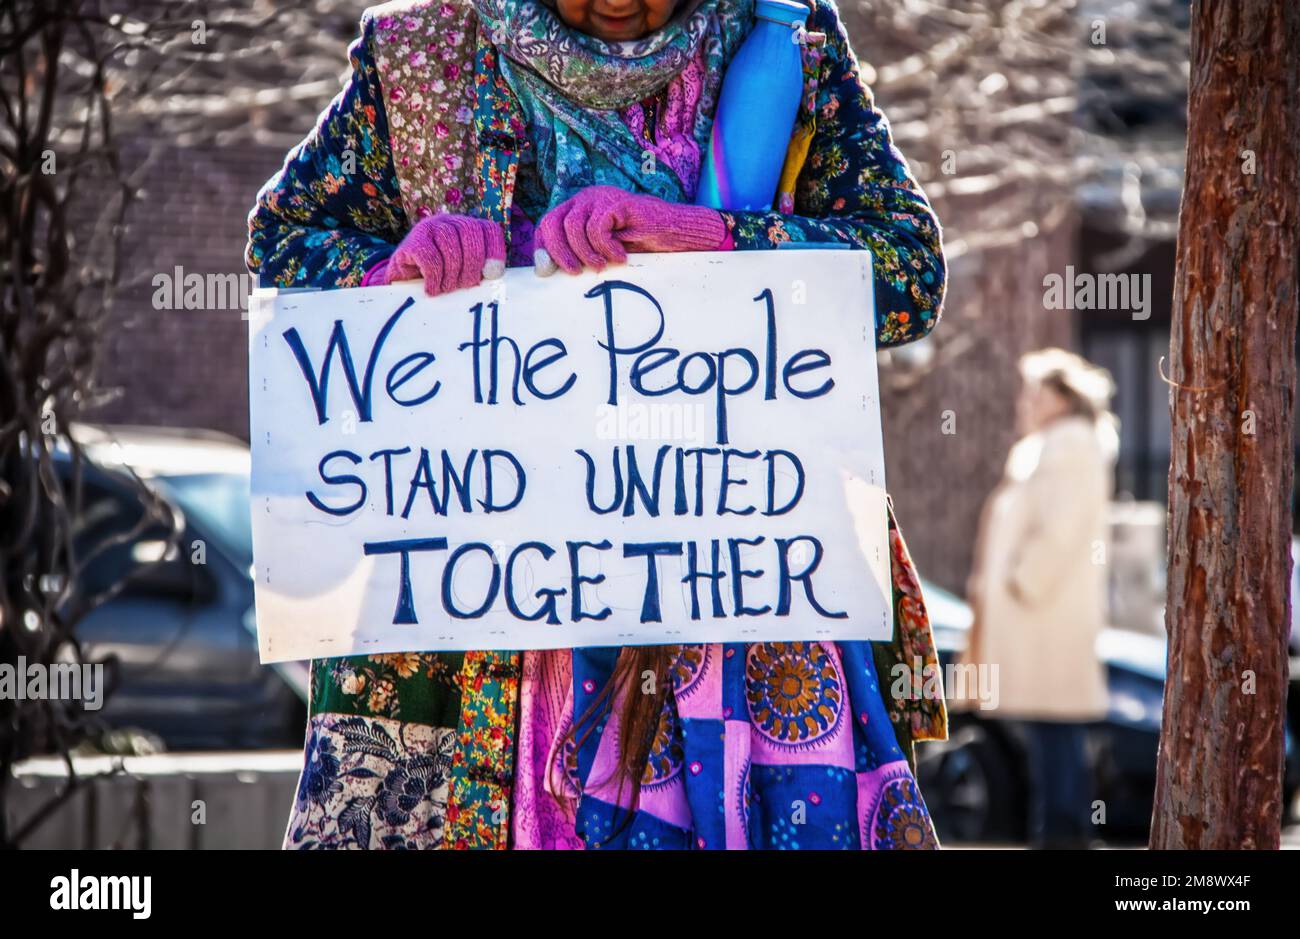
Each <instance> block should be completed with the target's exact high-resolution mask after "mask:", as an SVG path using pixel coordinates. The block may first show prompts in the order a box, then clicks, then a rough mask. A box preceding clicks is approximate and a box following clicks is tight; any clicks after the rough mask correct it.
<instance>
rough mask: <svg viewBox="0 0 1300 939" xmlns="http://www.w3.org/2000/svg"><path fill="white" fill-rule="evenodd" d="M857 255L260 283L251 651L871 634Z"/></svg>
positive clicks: (875, 453)
mask: <svg viewBox="0 0 1300 939" xmlns="http://www.w3.org/2000/svg"><path fill="white" fill-rule="evenodd" d="M871 309H872V297H871V278H870V261H869V257H868V255H867V254H865V253H859V252H846V251H799V252H788V253H787V252H754V253H734V254H686V255H662V256H652V255H644V256H637V257H634V258H633V259H632V261H631V263H629V264H628V265H626V266H621V267H617V268H611V269H609V270H607V271H605V272H604V273H602V274H584V275H582V276H579V277H569V276H566V275H564V274H557V275H555V276H553V277H551V278H548V279H544V280H543V279H539V278H537V277H536V276H535V275H534V274H533V273H532V271H531V270H512V271H509V272H507V274H506V276H505V278H504V279H503V280H501V281H498V282H495V283H488V284H484V285H483V286H481V287H479V288H475V289H473V290H461V291H457V292H456V293H453V294H451V295H448V296H444V297H438V298H434V299H430V298H427V297H425V296H424V294H423V292H422V291H421V289H420V288H419V286H418V285H414V284H401V285H394V286H390V287H377V288H367V289H359V290H336V291H319V292H316V291H309V292H284V293H273V292H268V293H266V294H263V295H259V296H257V297H255V302H254V304H253V312H252V323H251V334H250V382H251V385H250V388H251V406H252V450H253V479H252V496H253V535H254V551H255V558H256V580H257V621H258V636H259V643H260V646H261V654H262V661H264V662H275V661H284V660H288V659H301V658H308V657H328V656H338V655H349V654H360V653H378V652H396V651H418V650H436V649H441V650H450V649H485V648H499V649H506V648H509V649H525V648H556V647H565V646H590V645H631V644H653V643H676V642H722V641H766V640H781V639H827V640H835V639H880V638H885V637H887V636H888V635H889V634H890V630H891V628H892V627H891V616H890V605H889V602H888V600H887V598H888V597H889V596H890V590H889V573H888V557H889V553H888V550H887V543H886V537H887V528H886V508H885V494H884V464H883V460H882V454H881V434H880V415H879V402H878V397H877V384H876V365H875V337H874V330H873V325H872V319H873V318H872V316H871V312H870V311H871Z"/></svg>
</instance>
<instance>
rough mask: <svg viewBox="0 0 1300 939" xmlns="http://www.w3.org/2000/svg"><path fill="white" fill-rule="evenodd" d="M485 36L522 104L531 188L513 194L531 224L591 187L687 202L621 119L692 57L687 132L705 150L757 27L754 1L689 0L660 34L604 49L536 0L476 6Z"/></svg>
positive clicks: (491, 0) (676, 181)
mask: <svg viewBox="0 0 1300 939" xmlns="http://www.w3.org/2000/svg"><path fill="white" fill-rule="evenodd" d="M473 4H474V9H475V12H476V13H477V15H478V18H479V21H480V36H481V37H484V38H485V39H486V40H487V41H489V42H491V43H492V45H493V46H495V47H496V49H497V50H499V52H500V53H501V54H500V55H498V56H495V57H494V58H495V62H496V68H497V69H498V72H499V76H500V78H501V79H502V80H503V81H504V83H505V84H506V85H507V86H508V87H509V89H510V91H511V92H512V94H513V95H514V97H515V99H516V100H517V102H518V104H519V108H520V111H521V112H522V117H523V120H524V122H525V123H526V125H527V128H528V129H527V134H526V136H527V139H528V140H529V141H530V143H531V144H532V146H531V147H530V154H529V155H528V156H527V157H526V158H525V159H531V161H532V169H533V175H534V177H535V181H536V184H537V185H535V186H526V185H521V186H520V188H519V190H518V191H517V192H516V199H517V200H518V201H519V203H520V208H521V209H523V210H524V212H525V213H526V214H527V215H529V216H530V217H532V218H537V217H538V216H539V215H541V214H542V213H544V212H545V211H546V210H547V209H550V208H552V207H554V206H555V205H557V204H559V203H560V202H563V201H564V200H565V199H567V198H568V197H569V196H571V195H573V194H574V193H575V192H577V191H578V190H580V189H583V188H585V187H587V186H591V185H611V186H618V187H620V188H622V189H626V190H629V191H631V192H645V193H649V194H651V195H654V196H658V197H659V198H661V199H665V200H668V201H671V202H684V201H688V200H689V199H690V198H691V197H692V196H693V193H690V192H687V191H686V189H685V186H684V185H683V183H682V181H681V179H680V178H679V177H678V176H677V174H676V173H674V172H672V171H671V169H670V168H669V167H666V166H663V165H662V164H661V163H660V161H658V160H653V159H647V157H646V153H647V151H646V146H645V143H644V141H641V140H638V139H637V138H636V137H635V135H634V134H633V133H632V131H631V130H630V129H629V128H628V126H627V123H626V122H625V121H624V120H623V119H622V117H621V116H620V114H619V109H621V108H626V107H628V106H629V105H632V104H636V103H637V102H639V101H642V100H644V99H646V98H648V97H650V96H651V95H654V94H655V93H657V92H659V91H661V90H663V89H664V88H665V86H667V85H668V84H669V82H671V81H672V80H673V79H674V78H675V77H676V76H677V75H679V74H680V73H681V72H682V71H683V70H684V69H686V68H687V66H688V65H689V64H690V63H691V62H692V61H693V60H696V59H702V60H703V65H704V66H705V68H704V75H705V81H704V87H703V89H702V93H701V95H700V98H699V104H698V109H697V111H696V113H695V115H694V116H693V118H692V121H691V132H692V135H693V137H694V138H695V140H696V142H697V144H698V145H699V146H700V148H701V151H703V149H704V148H705V147H706V146H707V141H708V135H709V130H710V127H711V124H712V119H713V111H714V107H715V106H716V103H717V96H718V91H719V89H720V87H721V84H722V74H723V72H724V70H725V66H726V63H727V62H728V61H729V60H730V58H731V56H732V55H733V54H734V53H735V51H736V49H737V48H738V47H739V45H740V43H741V41H742V40H743V39H744V37H745V35H746V34H747V32H748V30H749V28H750V26H751V25H752V24H753V11H754V0H698V2H696V3H688V4H687V6H686V8H685V9H684V10H682V11H681V12H679V13H677V14H676V15H675V16H674V17H673V19H672V20H671V21H670V22H669V23H668V24H667V25H666V26H664V27H663V28H662V29H659V30H656V31H655V32H654V33H652V34H651V35H649V36H647V37H645V38H644V39H640V40H637V41H635V42H624V43H607V42H603V41H601V40H599V39H596V38H595V37H593V36H588V35H586V34H584V33H580V32H578V31H576V30H572V29H570V28H569V27H567V26H566V25H564V23H563V22H562V21H561V20H560V17H559V15H558V14H557V13H555V12H554V11H553V10H551V9H550V8H549V7H547V6H544V5H543V4H542V3H541V2H539V0H473Z"/></svg>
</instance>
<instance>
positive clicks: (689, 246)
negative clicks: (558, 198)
mask: <svg viewBox="0 0 1300 939" xmlns="http://www.w3.org/2000/svg"><path fill="white" fill-rule="evenodd" d="M728 234H729V233H728V231H727V224H726V222H724V221H723V220H722V216H721V215H719V214H718V212H717V211H716V210H715V209H710V208H706V207H704V206H698V205H681V204H679V203H675V202H665V201H663V200H662V199H658V198H656V197H654V196H647V195H637V194H634V193H630V192H625V191H623V190H622V189H619V188H618V187H616V186H588V187H587V188H586V189H584V190H582V191H581V192H580V193H578V194H577V195H575V196H573V197H572V198H570V199H567V200H565V201H564V202H561V203H560V204H559V205H557V206H556V207H555V208H553V209H551V211H549V212H547V213H546V214H545V215H544V216H542V220H541V221H540V222H538V224H537V233H536V251H535V252H534V255H533V265H534V268H535V269H536V271H537V273H538V274H539V275H540V276H542V277H545V276H547V275H548V274H552V273H554V271H555V269H556V267H557V266H558V267H560V268H562V269H564V270H565V271H567V272H568V273H570V274H577V273H579V272H580V271H581V270H582V269H583V268H584V267H590V268H592V269H593V270H597V271H601V270H604V269H605V266H606V265H607V264H611V263H614V264H621V263H623V262H624V261H626V260H627V253H628V252H629V251H648V252H668V251H716V250H718V249H720V248H722V247H723V242H724V241H727V240H728Z"/></svg>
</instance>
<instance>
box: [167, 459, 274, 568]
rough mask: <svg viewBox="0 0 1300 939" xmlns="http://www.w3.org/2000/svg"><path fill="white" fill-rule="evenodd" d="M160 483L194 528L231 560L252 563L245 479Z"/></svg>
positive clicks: (200, 477) (187, 478) (202, 476)
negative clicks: (209, 537) (192, 522)
mask: <svg viewBox="0 0 1300 939" xmlns="http://www.w3.org/2000/svg"><path fill="white" fill-rule="evenodd" d="M158 481H159V482H161V483H162V484H163V485H164V486H165V487H166V488H167V490H168V492H169V493H170V494H171V495H172V497H173V498H174V499H175V500H176V501H177V502H179V503H180V507H181V510H182V511H183V512H184V513H185V514H186V515H187V516H189V518H191V519H192V520H193V521H194V523H195V525H197V526H198V527H199V528H200V529H202V530H203V531H205V532H207V533H208V534H209V535H210V536H211V537H212V538H214V539H215V540H216V541H218V542H219V544H218V547H219V548H221V549H222V550H223V551H225V552H226V554H228V555H229V556H230V558H231V559H232V560H234V561H236V562H240V563H243V564H252V563H253V531H252V525H251V522H250V519H249V515H248V477H247V476H245V475H243V474H239V473H194V474H186V475H184V476H162V477H159V480H158Z"/></svg>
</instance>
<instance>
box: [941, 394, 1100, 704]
mask: <svg viewBox="0 0 1300 939" xmlns="http://www.w3.org/2000/svg"><path fill="white" fill-rule="evenodd" d="M1108 430H1109V428H1107V431H1108ZM1112 461H1113V447H1112V446H1110V444H1109V441H1108V440H1107V438H1106V434H1105V433H1104V432H1102V431H1099V430H1098V429H1096V428H1094V426H1093V425H1092V423H1091V422H1089V421H1087V420H1085V419H1083V418H1079V417H1067V418H1062V419H1060V420H1057V421H1056V422H1054V423H1053V424H1052V425H1050V426H1049V427H1048V428H1047V429H1046V430H1044V431H1042V432H1041V433H1037V434H1031V435H1030V436H1028V437H1026V438H1024V439H1023V440H1021V441H1019V442H1018V443H1017V444H1016V445H1015V447H1013V448H1012V450H1011V455H1010V456H1009V457H1008V459H1007V466H1006V473H1005V475H1004V477H1003V480H1002V483H1001V484H1000V485H999V486H998V488H997V489H996V490H994V492H993V494H992V495H991V496H990V497H989V501H988V503H987V505H986V506H985V509H984V515H983V518H982V520H981V523H980V536H979V541H978V546H977V549H976V567H975V571H974V573H973V575H972V577H971V593H972V601H973V604H974V610H975V627H974V629H973V631H972V642H971V648H970V650H969V651H968V653H967V656H966V657H964V659H963V661H966V662H975V663H983V664H987V665H990V666H992V665H996V666H997V678H996V684H994V685H993V687H994V689H995V693H996V695H997V708H996V711H994V712H992V713H994V714H996V715H997V716H999V717H1013V718H1038V719H1048V720H1054V719H1060V720H1073V719H1090V718H1095V717H1099V716H1101V715H1102V714H1104V713H1105V711H1106V699H1107V695H1106V679H1105V673H1104V671H1103V668H1102V665H1101V664H1100V662H1099V661H1098V660H1097V656H1096V652H1095V646H1096V640H1097V635H1098V633H1099V632H1100V631H1101V630H1102V628H1103V625H1104V622H1105V615H1104V612H1103V601H1104V590H1105V579H1106V556H1107V551H1108V546H1107V506H1108V503H1109V499H1110V491H1111V479H1112V469H1111V467H1112ZM992 674H993V673H992V670H991V669H990V670H989V672H988V675H989V677H990V678H992Z"/></svg>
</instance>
